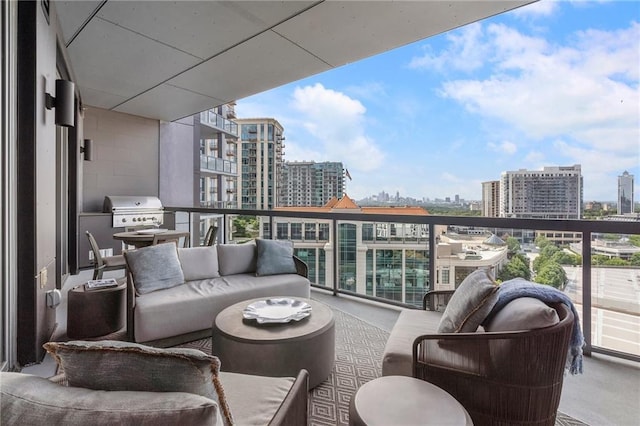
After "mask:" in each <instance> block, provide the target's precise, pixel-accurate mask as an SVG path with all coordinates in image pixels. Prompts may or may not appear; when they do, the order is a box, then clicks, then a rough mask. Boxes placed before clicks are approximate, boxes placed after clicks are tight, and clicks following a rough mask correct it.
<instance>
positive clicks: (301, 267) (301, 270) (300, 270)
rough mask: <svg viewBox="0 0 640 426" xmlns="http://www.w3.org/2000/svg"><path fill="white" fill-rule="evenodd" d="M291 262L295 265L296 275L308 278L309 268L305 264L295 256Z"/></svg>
mask: <svg viewBox="0 0 640 426" xmlns="http://www.w3.org/2000/svg"><path fill="white" fill-rule="evenodd" d="M293 262H294V263H295V265H296V274H298V275H300V276H303V277H305V278H309V267H308V266H307V264H306V263H305V262H304V261H303V260H302V259H300V258H299V257H297V256H293Z"/></svg>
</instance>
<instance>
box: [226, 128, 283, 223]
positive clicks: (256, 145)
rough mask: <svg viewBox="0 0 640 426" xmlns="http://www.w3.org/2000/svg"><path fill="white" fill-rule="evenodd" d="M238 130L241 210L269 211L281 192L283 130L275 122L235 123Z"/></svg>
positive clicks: (275, 203) (275, 204)
mask: <svg viewBox="0 0 640 426" xmlns="http://www.w3.org/2000/svg"><path fill="white" fill-rule="evenodd" d="M236 122H237V123H238V126H239V128H240V143H241V149H240V151H239V164H240V165H241V170H240V173H239V176H238V189H239V191H240V200H239V201H240V208H243V209H258V210H270V209H272V208H274V207H276V206H277V201H278V191H279V189H280V188H282V185H283V182H282V167H283V165H284V161H283V155H284V143H283V141H284V136H283V132H284V129H283V127H282V125H281V124H280V123H279V122H278V121H277V120H276V119H274V118H243V119H238V120H236Z"/></svg>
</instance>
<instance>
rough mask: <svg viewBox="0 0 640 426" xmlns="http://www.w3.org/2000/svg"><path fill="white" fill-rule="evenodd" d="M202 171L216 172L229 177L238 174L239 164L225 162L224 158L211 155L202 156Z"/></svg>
mask: <svg viewBox="0 0 640 426" xmlns="http://www.w3.org/2000/svg"><path fill="white" fill-rule="evenodd" d="M200 170H205V171H209V172H216V173H222V174H228V175H236V174H238V163H236V162H234V161H229V160H225V159H224V158H218V157H211V156H209V155H201V156H200Z"/></svg>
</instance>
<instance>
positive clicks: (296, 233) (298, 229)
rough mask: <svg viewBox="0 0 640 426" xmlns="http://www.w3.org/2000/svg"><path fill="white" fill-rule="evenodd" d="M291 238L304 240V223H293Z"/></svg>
mask: <svg viewBox="0 0 640 426" xmlns="http://www.w3.org/2000/svg"><path fill="white" fill-rule="evenodd" d="M291 239H292V240H302V224H301V223H292V224H291Z"/></svg>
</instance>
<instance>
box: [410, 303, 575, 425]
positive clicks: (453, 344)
mask: <svg viewBox="0 0 640 426" xmlns="http://www.w3.org/2000/svg"><path fill="white" fill-rule="evenodd" d="M431 296H433V295H431ZM431 296H430V297H431ZM428 303H431V302H426V303H425V304H428ZM431 306H435V305H431ZM551 307H552V308H553V309H555V311H556V312H557V315H558V318H559V322H558V323H557V324H555V325H552V326H549V327H545V328H538V329H532V330H520V331H506V332H482V331H480V332H465V333H435V331H434V332H433V333H432V334H424V335H422V336H419V337H417V338H416V339H415V340H414V343H413V376H414V377H416V378H419V379H423V380H426V381H428V382H430V383H432V384H434V385H436V386H438V387H440V388H442V389H444V390H446V391H447V392H449V393H450V394H451V395H452V396H453V397H454V398H456V400H458V401H459V402H460V403H461V404H462V405H463V406H464V407H465V408H466V409H467V411H468V412H469V414H470V415H471V418H472V419H473V422H474V423H475V424H481V425H485V424H491V425H525V424H526V425H554V423H555V418H556V412H557V409H558V405H559V403H560V393H561V391H562V383H563V378H564V374H565V365H566V361H567V352H568V348H569V342H570V338H571V333H572V326H573V322H574V316H573V314H572V312H571V310H570V309H569V308H568V307H567V306H566V305H565V304H562V303H558V304H553V305H552V306H551Z"/></svg>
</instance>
